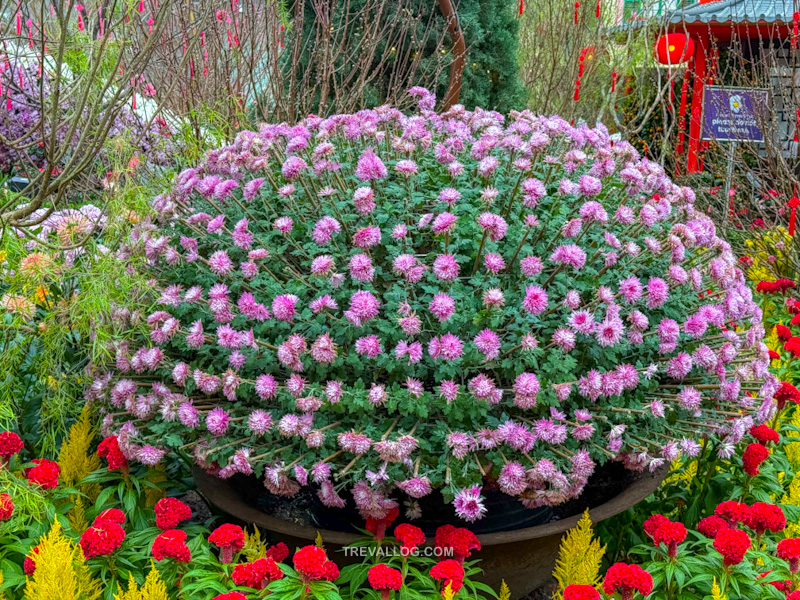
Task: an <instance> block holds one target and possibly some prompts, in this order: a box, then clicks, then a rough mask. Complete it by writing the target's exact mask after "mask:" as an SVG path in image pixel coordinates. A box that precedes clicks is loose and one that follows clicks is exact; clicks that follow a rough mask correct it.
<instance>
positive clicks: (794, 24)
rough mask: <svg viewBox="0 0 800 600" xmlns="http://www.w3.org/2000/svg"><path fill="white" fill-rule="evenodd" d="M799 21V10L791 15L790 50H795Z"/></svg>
mask: <svg viewBox="0 0 800 600" xmlns="http://www.w3.org/2000/svg"><path fill="white" fill-rule="evenodd" d="M798 21H800V12H795V13H794V15H793V16H792V50H797V22H798Z"/></svg>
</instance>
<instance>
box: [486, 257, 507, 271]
mask: <svg viewBox="0 0 800 600" xmlns="http://www.w3.org/2000/svg"><path fill="white" fill-rule="evenodd" d="M483 266H484V267H485V268H486V270H487V271H489V272H490V273H499V272H500V271H502V270H503V269H505V268H506V261H504V260H503V257H502V256H500V255H499V254H496V253H494V252H489V253H487V254H486V255H485V256H484V257H483Z"/></svg>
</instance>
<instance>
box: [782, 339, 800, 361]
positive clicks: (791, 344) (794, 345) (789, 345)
mask: <svg viewBox="0 0 800 600" xmlns="http://www.w3.org/2000/svg"><path fill="white" fill-rule="evenodd" d="M783 349H784V350H786V351H787V352H788V353H789V354H791V355H792V358H797V357H798V356H800V337H797V336H795V337H793V338H792V339H790V340H789V341H788V342H786V343H785V344H784V345H783Z"/></svg>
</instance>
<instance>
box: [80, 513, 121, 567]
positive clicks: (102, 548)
mask: <svg viewBox="0 0 800 600" xmlns="http://www.w3.org/2000/svg"><path fill="white" fill-rule="evenodd" d="M124 539H125V530H124V529H123V528H122V527H120V526H119V525H118V524H117V523H114V522H113V521H101V522H100V523H95V524H94V525H92V526H91V527H89V529H87V530H86V531H84V532H83V535H81V541H80V546H81V549H82V550H83V556H84V557H86V558H92V557H93V556H107V555H109V554H113V553H114V552H115V551H117V550H119V549H120V547H121V546H122V542H123V540H124Z"/></svg>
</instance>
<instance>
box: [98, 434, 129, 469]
mask: <svg viewBox="0 0 800 600" xmlns="http://www.w3.org/2000/svg"><path fill="white" fill-rule="evenodd" d="M97 455H98V456H99V457H100V458H105V459H106V461H108V470H109V471H116V470H117V469H122V470H123V471H126V470H127V469H128V459H127V458H125V455H124V454H123V453H122V451H121V450H120V449H119V440H117V437H116V436H111V437H107V438H106V439H104V440H103V441H102V442H100V444H99V445H98V446H97Z"/></svg>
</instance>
